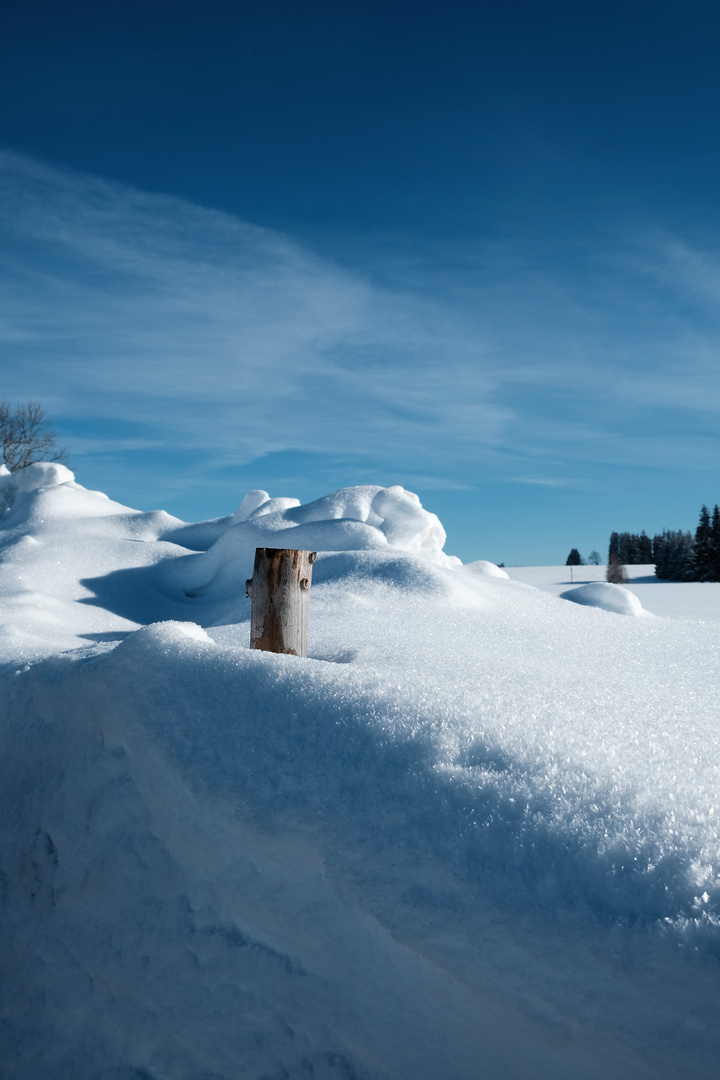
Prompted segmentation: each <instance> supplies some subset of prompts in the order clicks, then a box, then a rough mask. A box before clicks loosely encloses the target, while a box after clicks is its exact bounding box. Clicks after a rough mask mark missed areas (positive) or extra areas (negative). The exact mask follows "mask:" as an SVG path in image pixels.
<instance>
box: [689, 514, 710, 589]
mask: <svg viewBox="0 0 720 1080" xmlns="http://www.w3.org/2000/svg"><path fill="white" fill-rule="evenodd" d="M712 546H713V545H712V526H711V524H710V511H709V510H708V508H707V506H703V508H702V510H701V511H700V521H699V523H698V527H697V529H696V530H695V555H694V557H693V569H694V571H695V579H696V581H712V580H713V570H714V567H713V552H712Z"/></svg>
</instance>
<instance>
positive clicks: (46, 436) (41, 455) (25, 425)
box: [0, 401, 67, 472]
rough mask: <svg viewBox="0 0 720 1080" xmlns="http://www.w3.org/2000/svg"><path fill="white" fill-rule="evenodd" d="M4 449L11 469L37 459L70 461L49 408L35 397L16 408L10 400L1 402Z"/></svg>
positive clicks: (0, 446) (0, 438)
mask: <svg viewBox="0 0 720 1080" xmlns="http://www.w3.org/2000/svg"><path fill="white" fill-rule="evenodd" d="M0 453H2V459H3V461H4V462H5V464H6V465H7V467H8V469H9V470H10V472H16V471H17V470H18V469H24V468H25V467H26V466H27V465H32V464H33V462H35V461H63V462H64V461H67V452H66V451H65V449H64V448H62V447H59V446H58V445H57V441H56V438H55V432H54V431H53V430H52V428H51V427H50V422H49V420H48V419H47V416H46V413H45V410H44V409H43V407H42V405H38V404H37V402H35V401H28V402H26V403H25V404H24V405H16V406H15V408H14V409H13V408H12V406H11V405H10V404H9V403H8V402H7V401H2V402H0Z"/></svg>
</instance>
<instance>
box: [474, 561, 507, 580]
mask: <svg viewBox="0 0 720 1080" xmlns="http://www.w3.org/2000/svg"><path fill="white" fill-rule="evenodd" d="M465 569H466V570H469V571H470V572H471V573H473V574H484V575H486V576H487V577H495V578H508V579H509V577H510V575H509V574H507V573H506V572H505V571H504V570H503V569H502V567H501V566H496V565H495V563H494V562H488V561H487V559H478V560H477V561H476V562H471V563H465Z"/></svg>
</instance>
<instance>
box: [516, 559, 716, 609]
mask: <svg viewBox="0 0 720 1080" xmlns="http://www.w3.org/2000/svg"><path fill="white" fill-rule="evenodd" d="M625 569H626V571H627V575H628V579H629V580H628V584H627V588H628V589H629V590H630V592H632V593H634V595H635V596H637V598H638V600H639V601H640V603H641V604H642V606H643V607H644V608H645V610H646V611H650V612H652V614H653V615H661V616H663V617H666V618H672V619H720V582H718V581H687V582H680V581H659V580H658V578H656V577H655V567H654V566H653V565H652V564H650V565H648V566H626V567H625ZM605 570H606V567H604V566H573V567H572V578H571V574H570V567H569V566H508V568H507V573H508V574H509V576H510V577H511V578H512V579H513V581H524V582H525V583H526V584H527V585H534V586H535V587H536V588H537V589H543V590H544V591H545V592H550V593H553V594H554V595H555V596H559V595H560V594H561V593H563V592H565V590H566V589H572V588H573V587H577V586H578V585H583V584H586V583H588V582H593V581H604V580H605Z"/></svg>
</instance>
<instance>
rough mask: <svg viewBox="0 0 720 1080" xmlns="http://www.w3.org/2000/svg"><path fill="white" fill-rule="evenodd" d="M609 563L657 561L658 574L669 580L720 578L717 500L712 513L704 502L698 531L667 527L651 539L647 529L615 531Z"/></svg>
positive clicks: (635, 564) (610, 547) (719, 533)
mask: <svg viewBox="0 0 720 1080" xmlns="http://www.w3.org/2000/svg"><path fill="white" fill-rule="evenodd" d="M608 563H619V564H624V565H627V566H637V565H639V564H646V563H654V564H655V573H656V575H657V577H659V578H662V579H663V580H665V581H720V509H718V506H717V504H716V505H715V508H714V509H713V512H712V515H711V514H710V511H709V510H708V508H707V506H703V508H702V509H701V511H700V521H699V523H698V527H697V529H696V530H695V535H693V534H692V533H691V532H683V531H682V530H680V529H677V530H675V529H663V531H662V532H661V533H656V534H655V536H654V537H653V538H652V540H651V539H650V537H649V536H648V535H647V533H646V532H645V531H644V530H643V532H641V533H640V534H639V535H638V534H637V533H629V532H623V533H617V532H614V533H612V534H611V536H610V545H609V548H608Z"/></svg>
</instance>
